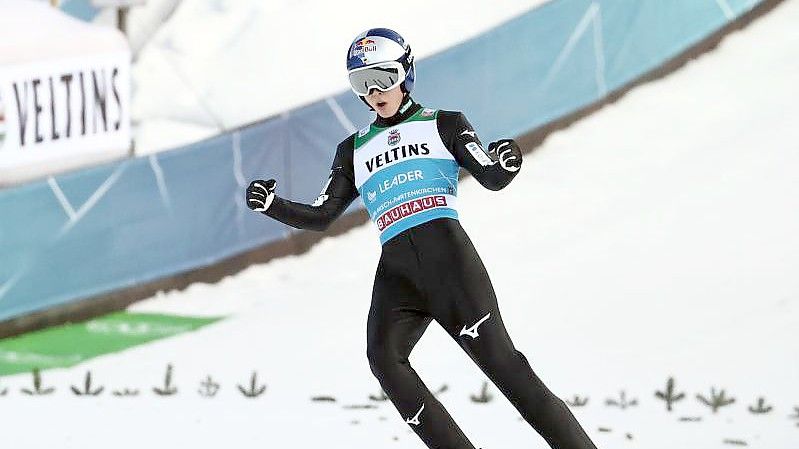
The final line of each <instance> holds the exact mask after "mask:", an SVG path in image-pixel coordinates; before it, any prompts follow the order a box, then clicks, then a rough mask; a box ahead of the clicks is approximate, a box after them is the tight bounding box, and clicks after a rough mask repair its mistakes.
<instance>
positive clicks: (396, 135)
mask: <svg viewBox="0 0 799 449" xmlns="http://www.w3.org/2000/svg"><path fill="white" fill-rule="evenodd" d="M401 138H402V137H401V136H400V132H399V130H398V129H392V130H391V131H389V132H388V144H389V145H390V146H394V145H396V144H398V143H399V141H400V139H401Z"/></svg>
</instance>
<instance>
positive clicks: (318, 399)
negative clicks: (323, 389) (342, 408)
mask: <svg viewBox="0 0 799 449" xmlns="http://www.w3.org/2000/svg"><path fill="white" fill-rule="evenodd" d="M311 401H314V402H336V398H334V397H333V396H314V397H312V398H311Z"/></svg>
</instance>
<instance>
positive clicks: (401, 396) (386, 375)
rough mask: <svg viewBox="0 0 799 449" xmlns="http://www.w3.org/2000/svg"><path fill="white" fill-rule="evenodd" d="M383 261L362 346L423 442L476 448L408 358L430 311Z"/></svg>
mask: <svg viewBox="0 0 799 449" xmlns="http://www.w3.org/2000/svg"><path fill="white" fill-rule="evenodd" d="M395 262H397V261H395ZM408 262H411V261H408ZM412 262H414V263H415V260H414V261H412ZM386 265H389V266H390V265H391V263H390V262H389V263H384V260H383V258H381V261H380V264H379V265H378V269H377V274H376V276H375V284H374V289H373V292H372V304H371V307H370V309H369V318H368V321H367V350H366V352H367V358H368V359H369V366H370V367H371V369H372V373H373V374H374V375H375V377H376V378H377V379H378V381H379V382H380V385H381V386H382V387H383V390H384V391H385V392H386V395H387V396H388V397H389V399H390V400H391V402H392V403H393V404H394V406H395V407H396V408H397V411H398V412H399V413H400V415H401V416H402V418H403V420H405V422H406V423H407V424H408V425H409V426H410V427H411V429H413V431H414V432H416V434H417V435H418V436H419V438H421V439H422V441H424V443H425V444H426V445H427V447H429V448H431V449H474V446H473V445H472V444H471V443H470V442H469V440H468V439H467V438H466V436H465V435H464V434H463V432H462V431H461V430H460V428H459V427H458V426H457V424H455V422H454V420H453V419H452V417H451V416H450V415H449V413H448V412H447V411H446V410H445V409H444V407H443V406H442V405H441V403H440V402H439V401H438V400H437V399H436V398H435V397H434V396H433V394H432V393H431V392H430V390H429V389H428V388H427V386H426V385H425V384H424V382H422V380H421V379H420V378H419V376H418V375H417V373H416V371H415V370H414V369H413V368H412V367H411V365H410V363H409V362H408V356H409V355H410V353H411V350H412V349H413V347H414V345H416V342H418V341H419V338H421V336H422V334H423V333H424V331H425V329H427V326H428V325H429V324H430V321H431V320H432V317H431V316H430V315H429V313H428V312H427V311H426V310H424V303H423V298H422V297H421V295H420V294H419V292H418V290H417V289H416V288H415V286H414V285H413V283H412V282H410V281H409V280H408V279H407V278H405V277H403V276H401V275H399V274H398V273H396V272H394V271H393V270H391V269H389V270H387V269H386Z"/></svg>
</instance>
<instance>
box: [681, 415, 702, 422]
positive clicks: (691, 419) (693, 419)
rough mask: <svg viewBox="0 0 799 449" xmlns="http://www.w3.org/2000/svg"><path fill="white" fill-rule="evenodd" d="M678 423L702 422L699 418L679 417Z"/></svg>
mask: <svg viewBox="0 0 799 449" xmlns="http://www.w3.org/2000/svg"><path fill="white" fill-rule="evenodd" d="M679 421H680V422H699V421H702V417H701V416H680V419H679Z"/></svg>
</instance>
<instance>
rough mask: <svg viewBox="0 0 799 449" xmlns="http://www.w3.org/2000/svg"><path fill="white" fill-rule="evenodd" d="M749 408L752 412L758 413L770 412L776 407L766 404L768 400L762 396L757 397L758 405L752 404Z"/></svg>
mask: <svg viewBox="0 0 799 449" xmlns="http://www.w3.org/2000/svg"><path fill="white" fill-rule="evenodd" d="M748 408H749V411H750V412H752V413H754V414H756V415H757V414H763V413H768V412H770V411H772V410H774V407H772V406H770V405H766V400H765V399H764V398H763V397H762V396H761V397H759V398H757V405H750V406H749V407H748Z"/></svg>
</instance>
